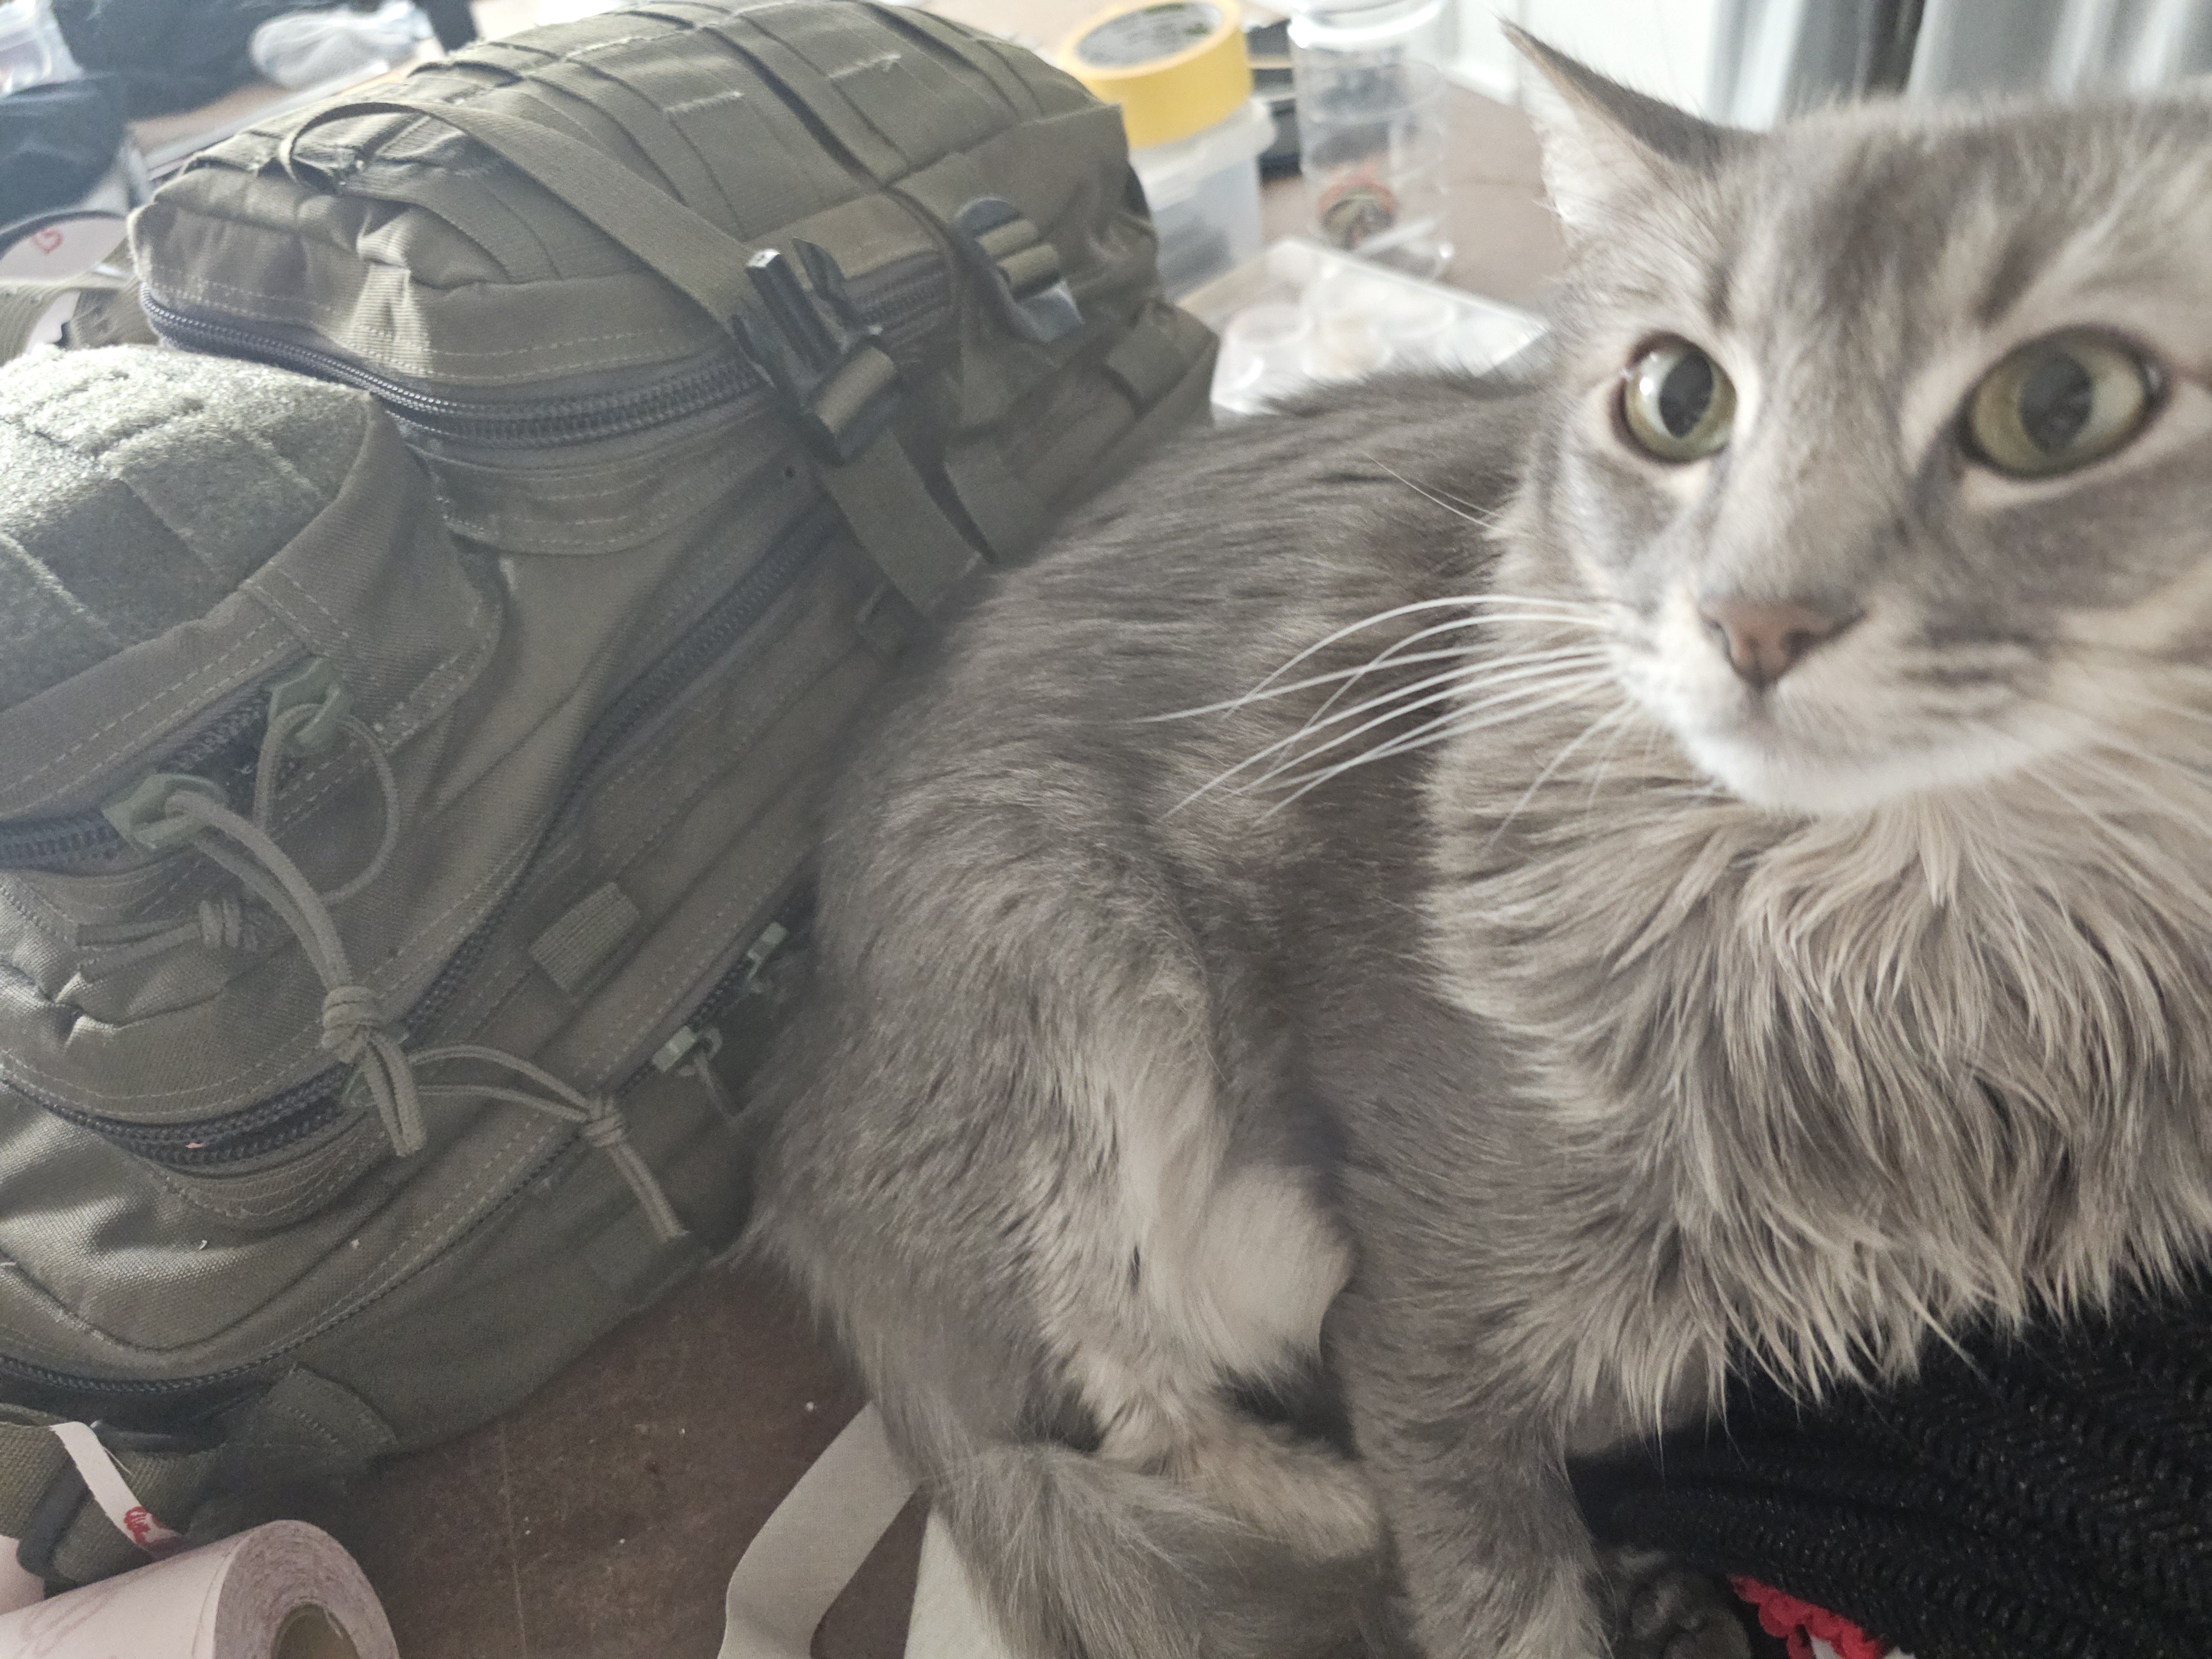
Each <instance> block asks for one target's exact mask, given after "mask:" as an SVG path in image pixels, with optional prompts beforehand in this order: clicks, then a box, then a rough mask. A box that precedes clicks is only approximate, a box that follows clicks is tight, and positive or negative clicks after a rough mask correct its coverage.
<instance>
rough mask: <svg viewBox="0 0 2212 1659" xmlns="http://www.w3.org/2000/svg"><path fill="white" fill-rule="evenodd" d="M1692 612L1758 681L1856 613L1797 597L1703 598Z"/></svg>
mask: <svg viewBox="0 0 2212 1659" xmlns="http://www.w3.org/2000/svg"><path fill="white" fill-rule="evenodd" d="M1698 614H1699V616H1700V617H1704V618H1705V626H1706V627H1708V628H1710V629H1712V631H1713V635H1714V637H1715V638H1716V639H1717V640H1718V641H1720V643H1721V645H1722V646H1723V648H1724V649H1725V650H1726V651H1727V652H1728V659H1729V666H1730V667H1732V668H1734V669H1735V671H1736V672H1737V673H1738V674H1740V675H1741V676H1742V677H1743V678H1745V679H1747V680H1748V681H1749V682H1750V683H1751V684H1753V685H1756V686H1762V687H1764V686H1769V685H1771V684H1774V682H1775V681H1777V680H1778V679H1780V678H1782V677H1783V676H1784V674H1786V673H1788V672H1789V671H1790V670H1791V669H1793V668H1795V667H1796V665H1798V663H1799V662H1801V661H1802V660H1803V659H1804V656H1805V653H1807V652H1808V651H1810V650H1811V649H1812V648H1813V647H1814V646H1816V645H1818V644H1820V642H1821V641H1824V640H1832V639H1833V638H1835V636H1836V635H1838V634H1840V633H1842V632H1843V631H1844V629H1846V628H1849V627H1850V625H1851V624H1852V623H1854V622H1856V621H1857V620H1858V617H1857V614H1856V613H1850V614H1846V613H1843V612H1839V611H1824V610H1822V609H1820V608H1819V607H1818V606H1816V605H1808V604H1806V603H1805V602H1804V601H1803V600H1802V599H1734V598H1729V599H1704V600H1701V601H1699V605H1698Z"/></svg>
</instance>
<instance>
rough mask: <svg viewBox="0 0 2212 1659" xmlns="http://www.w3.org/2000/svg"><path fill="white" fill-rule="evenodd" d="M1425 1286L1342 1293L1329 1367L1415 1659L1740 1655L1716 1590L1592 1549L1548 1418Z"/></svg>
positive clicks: (1534, 1391)
mask: <svg viewBox="0 0 2212 1659" xmlns="http://www.w3.org/2000/svg"><path fill="white" fill-rule="evenodd" d="M1459 1311H1460V1310H1458V1309H1457V1308H1455V1307H1454V1306H1453V1305H1452V1301H1451V1298H1449V1297H1448V1296H1441V1295H1439V1294H1438V1292H1437V1287H1436V1286H1435V1285H1434V1284H1433V1283H1431V1284H1430V1285H1425V1286H1424V1287H1423V1289H1422V1291H1421V1292H1420V1293H1408V1291H1407V1287H1405V1286H1402V1285H1401V1286H1400V1287H1398V1288H1397V1289H1396V1291H1395V1292H1394V1293H1392V1294H1390V1295H1388V1296H1384V1295H1380V1294H1377V1293H1376V1290H1375V1288H1374V1286H1373V1285H1371V1284H1363V1285H1355V1286H1353V1287H1352V1289H1351V1290H1348V1291H1346V1295H1345V1297H1343V1299H1342V1300H1341V1302H1340V1304H1339V1306H1338V1308H1337V1309H1336V1310H1335V1311H1334V1313H1333V1314H1332V1316H1331V1328H1332V1329H1331V1340H1330V1345H1329V1346H1330V1351H1331V1355H1332V1362H1333V1364H1334V1366H1335V1368H1336V1370H1337V1372H1338V1374H1339V1376H1340V1377H1341V1379H1342V1381H1343V1384H1344V1388H1345V1391H1346V1407H1347V1409H1348V1410H1349V1412H1350V1414H1351V1419H1352V1433H1353V1437H1354V1438H1355V1440H1356V1441H1357V1443H1358V1449H1359V1452H1360V1455H1361V1458H1362V1461H1363V1462H1364V1466H1365V1467H1366V1468H1367V1471H1368V1474H1369V1476H1370V1480H1371V1481H1372V1482H1373V1485H1374V1487H1375V1491H1376V1498H1377V1500H1378V1501H1379V1503H1380V1504H1381V1506H1382V1509H1383V1519H1384V1522H1385V1524H1386V1526H1387V1527H1388V1528H1389V1533H1390V1540H1391V1544H1392V1547H1393V1548H1394V1549H1395V1553H1396V1558H1397V1561H1398V1565H1399V1569H1400V1578H1401V1586H1402V1594H1403V1596H1404V1601H1405V1607H1404V1613H1403V1620H1404V1623H1405V1624H1406V1626H1407V1627H1408V1628H1409V1629H1410V1630H1412V1631H1413V1633H1414V1639H1415V1641H1416V1643H1417V1644H1418V1645H1419V1650H1420V1652H1421V1653H1422V1655H1423V1656H1424V1659H1747V1653H1748V1644H1747V1641H1746V1639H1745V1638H1744V1635H1743V1632H1742V1629H1741V1626H1739V1625H1738V1624H1737V1623H1736V1622H1735V1619H1734V1617H1733V1616H1732V1614H1731V1613H1729V1610H1728V1608H1727V1606H1726V1604H1725V1601H1723V1598H1722V1596H1721V1595H1720V1594H1719V1593H1718V1590H1717V1587H1716V1586H1715V1585H1714V1584H1713V1583H1712V1582H1711V1580H1709V1579H1706V1578H1705V1577H1701V1576H1699V1575H1697V1574H1693V1573H1691V1572H1689V1571H1686V1570H1685V1569H1683V1568H1681V1567H1680V1566H1679V1565H1677V1564H1675V1563H1674V1562H1673V1561H1672V1560H1670V1559H1668V1558H1666V1557H1664V1556H1661V1555H1659V1554H1656V1553H1652V1552H1648V1551H1647V1552H1616V1551H1601V1550H1600V1549H1599V1548H1598V1547H1596V1546H1595V1543H1594V1541H1592V1539H1591V1538H1590V1535H1589V1528H1588V1527H1587V1526H1586V1525H1585V1524H1584V1522H1583V1517H1582V1514H1581V1511H1580V1510H1579V1509H1578V1508H1577V1505H1576V1503H1575V1499H1574V1495H1573V1492H1572V1491H1571V1487H1570V1486H1569V1484H1568V1481H1567V1478H1566V1474H1565V1438H1566V1437H1565V1415H1564V1413H1561V1412H1559V1411H1558V1410H1557V1409H1556V1408H1554V1407H1552V1406H1550V1405H1549V1404H1547V1402H1546V1398H1545V1391H1544V1390H1542V1389H1540V1388H1538V1387H1536V1386H1534V1385H1533V1384H1532V1383H1529V1382H1528V1381H1526V1380H1525V1379H1522V1380H1516V1366H1515V1363H1514V1357H1513V1355H1514V1351H1515V1349H1516V1346H1517V1345H1516V1343H1515V1342H1514V1340H1512V1338H1511V1336H1510V1335H1509V1334H1506V1333H1505V1332H1504V1331H1501V1330H1492V1331H1490V1332H1488V1333H1486V1334H1480V1335H1475V1336H1469V1335H1468V1333H1467V1332H1466V1329H1465V1328H1464V1325H1463V1324H1462V1322H1461V1320H1460V1318H1459V1317H1458V1314H1459Z"/></svg>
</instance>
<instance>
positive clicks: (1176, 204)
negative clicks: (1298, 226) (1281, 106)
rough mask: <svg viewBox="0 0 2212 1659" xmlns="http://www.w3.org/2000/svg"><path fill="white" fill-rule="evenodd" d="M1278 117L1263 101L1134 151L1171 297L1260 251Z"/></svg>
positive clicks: (1131, 158)
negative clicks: (1263, 183) (1266, 163)
mask: <svg viewBox="0 0 2212 1659" xmlns="http://www.w3.org/2000/svg"><path fill="white" fill-rule="evenodd" d="M1274 137H1275V123H1274V118H1273V116H1272V115H1270V114H1269V113H1268V112H1267V105H1266V104H1265V103H1263V102H1262V101H1261V100H1259V99H1257V98H1254V99H1250V100H1247V101H1246V102H1245V103H1243V104H1242V105H1240V106H1238V107H1237V112H1236V113H1235V114H1233V115H1231V117H1229V118H1228V119H1227V120H1225V121H1219V122H1217V123H1215V124H1214V125H1212V126H1210V127H1208V128H1206V130H1205V131H1203V132H1194V133H1193V134H1192V135H1191V136H1190V137H1188V138H1178V139H1176V141H1175V142H1174V143H1166V144H1154V145H1152V146H1150V147H1149V148H1147V149H1133V150H1131V151H1130V152H1129V164H1130V165H1131V166H1132V167H1135V168H1136V170H1137V177H1138V179H1139V181H1141V182H1142V184H1143V185H1144V186H1145V201H1146V204H1148V205H1149V206H1150V207H1151V209H1152V225H1153V228H1155V229H1156V230H1158V232H1159V238H1160V283H1161V286H1162V287H1164V288H1165V289H1167V291H1168V293H1169V294H1170V295H1181V294H1185V293H1188V291H1189V290H1190V289H1194V288H1196V287H1197V286H1198V285H1199V284H1200V283H1204V282H1206V281H1208V280H1210V279H1211V278H1212V277H1215V276H1219V275H1220V274H1221V273H1222V272H1223V271H1225V270H1230V269H1231V268H1232V267H1234V266H1237V265H1240V264H1243V263H1244V262H1245V261H1246V260H1247V259H1249V258H1252V256H1253V255H1255V254H1256V253H1257V252H1259V251H1260V244H1261V231H1260V152H1261V151H1262V150H1264V149H1267V146H1268V145H1269V144H1270V143H1273V141H1274Z"/></svg>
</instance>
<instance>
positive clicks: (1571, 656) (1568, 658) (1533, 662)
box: [1285, 645, 1609, 742]
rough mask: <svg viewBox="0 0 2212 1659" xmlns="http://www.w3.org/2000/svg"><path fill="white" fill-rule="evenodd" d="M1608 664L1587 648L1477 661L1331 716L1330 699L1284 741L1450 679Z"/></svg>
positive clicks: (1556, 648) (1514, 676) (1354, 717)
mask: <svg viewBox="0 0 2212 1659" xmlns="http://www.w3.org/2000/svg"><path fill="white" fill-rule="evenodd" d="M1462 654H1463V653H1462ZM1607 660H1609V658H1608V656H1607V653H1605V652H1604V651H1602V650H1601V649H1598V648H1595V647H1590V646H1586V645H1575V646H1564V645H1562V646H1553V647H1550V648H1548V649H1547V650H1542V651H1522V652H1517V653H1515V654H1513V655H1512V656H1510V657H1485V658H1480V659H1477V660H1474V661H1472V662H1468V663H1467V664H1466V665H1464V666H1463V667H1462V668H1457V669H1452V670H1448V671H1445V672H1444V673H1442V674H1431V675H1430V676H1429V677H1428V678H1425V679H1421V680H1417V681H1415V682H1413V684H1410V685H1403V686H1398V687H1395V688H1394V689H1392V690H1388V691H1378V692H1376V693H1375V694H1374V695H1373V696H1368V697H1364V698H1362V699H1361V700H1360V701H1359V702H1355V703H1353V704H1352V705H1351V707H1349V708H1340V709H1337V710H1336V712H1335V713H1334V714H1329V713H1328V709H1329V708H1330V707H1331V706H1332V703H1333V702H1334V699H1332V703H1324V704H1323V705H1322V708H1320V709H1318V710H1316V712H1315V714H1313V715H1312V716H1311V717H1310V719H1308V720H1306V722H1305V723H1304V725H1303V726H1300V727H1299V728H1298V729H1297V731H1296V732H1292V733H1291V736H1290V737H1289V738H1286V739H1285V742H1295V741H1296V740H1297V738H1302V737H1305V736H1308V735H1310V734H1311V733H1313V732H1318V731H1321V730H1322V729H1323V728H1324V727H1327V726H1337V725H1340V724H1342V723H1343V722H1344V721H1346V720H1357V719H1358V718H1359V716H1360V715H1362V714H1366V713H1367V712H1368V711H1369V710H1370V709H1374V708H1382V707H1383V705H1384V704H1386V703H1389V702H1395V700H1396V699H1398V698H1400V697H1403V696H1410V695H1412V694H1413V692H1416V691H1425V690H1428V689H1429V688H1430V687H1431V686H1435V685H1442V684H1446V683H1448V682H1449V681H1450V680H1453V679H1456V678H1480V676H1483V675H1492V676H1494V677H1495V678H1496V679H1497V680H1498V682H1499V683H1500V684H1503V683H1505V682H1508V681H1511V680H1517V679H1523V678H1527V675H1526V674H1524V673H1522V672H1517V671H1518V670H1524V669H1526V670H1530V671H1533V670H1534V669H1535V668H1538V667H1541V666H1543V665H1547V664H1564V663H1573V664H1575V665H1582V664H1584V663H1598V662H1605V661H1607ZM1508 670H1514V671H1516V672H1508ZM1324 717H1325V718H1324Z"/></svg>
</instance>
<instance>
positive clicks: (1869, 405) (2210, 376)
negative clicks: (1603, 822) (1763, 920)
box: [1525, 82, 2212, 812]
mask: <svg viewBox="0 0 2212 1659" xmlns="http://www.w3.org/2000/svg"><path fill="white" fill-rule="evenodd" d="M1569 90H1570V92H1571V93H1573V92H1574V91H1575V88H1574V86H1573V84H1572V82H1570V86H1569ZM1625 96H1626V95H1616V92H1615V91H1614V90H1610V89H1607V88H1603V87H1598V88H1582V89H1581V94H1580V95H1579V96H1578V97H1571V98H1570V100H1569V101H1570V102H1571V103H1572V104H1575V105H1577V108H1576V109H1575V111H1574V118H1573V119H1572V121H1571V124H1569V125H1566V126H1565V127H1564V128H1563V130H1561V131H1558V132H1556V133H1554V135H1553V139H1552V146H1551V149H1550V151H1549V153H1548V155H1547V167H1548V170H1549V172H1550V173H1551V177H1552V183H1553V191H1554V195H1555V197H1556V198H1557V199H1558V201H1559V204H1560V208H1561V211H1562V216H1563V217H1564V218H1565V220H1566V222H1567V224H1568V227H1569V231H1570V235H1571V240H1572V241H1573V242H1574V244H1575V246H1576V252H1577V263H1576V268H1575V272H1574V276H1573V279H1572V297H1571V299H1570V301H1568V302H1567V303H1566V304H1565V307H1563V309H1562V313H1561V315H1560V318H1559V330H1558V337H1559V343H1560V347H1561V350H1562V362H1563V366H1564V369H1565V392H1564V394H1563V397H1562V400H1561V402H1560V403H1559V405H1558V406H1557V409H1556V412H1555V418H1554V420H1553V422H1552V424H1551V426H1550V428H1548V430H1547V433H1546V435H1544V437H1543V438H1542V440H1541V441H1540V443H1539V446H1538V450H1537V453H1536V457H1535V462H1534V466H1533V468H1532V472H1531V477H1532V483H1531V490H1530V497H1529V500H1528V502H1527V503H1526V504H1525V506H1526V508H1527V510H1529V511H1532V512H1534V513H1536V514H1538V515H1539V517H1540V519H1541V521H1542V522H1543V523H1544V524H1545V525H1546V526H1548V529H1549V531H1550V532H1551V533H1550V534H1549V535H1547V537H1546V538H1544V539H1545V540H1546V542H1547V544H1549V545H1550V546H1551V547H1553V548H1554V549H1557V550H1559V552H1558V553H1557V555H1556V556H1557V557H1559V558H1560V559H1564V560H1565V561H1567V562H1569V563H1570V564H1571V571H1566V572H1557V573H1555V574H1557V575H1559V576H1562V577H1564V578H1565V580H1567V581H1568V582H1569V583H1570V585H1571V586H1579V587H1581V588H1583V590H1585V591H1586V592H1589V593H1591V594H1593V595H1595V597H1597V598H1599V599H1602V600H1604V601H1607V607H1606V608H1607V614H1608V616H1609V617H1611V618H1612V622H1611V629H1610V638H1611V641H1612V643H1613V649H1614V659H1615V663H1616V666H1617V668H1618V671H1619V672H1620V677H1621V679H1622V682H1623V684H1625V685H1626V688H1627V689H1628V690H1629V691H1630V693H1631V695H1632V696H1634V697H1635V698H1636V699H1637V700H1638V702H1641V703H1642V704H1644V706H1645V707H1646V708H1650V710H1652V711H1653V712H1654V713H1655V714H1657V715H1659V716H1660V717H1661V718H1662V720H1665V721H1666V722H1667V724H1668V726H1670V727H1671V728H1672V729H1673V730H1674V732H1675V733H1676V734H1677V735H1678V737H1679V738H1680V741H1681V743H1682V744H1683V745H1684V746H1685V748H1686V750H1688V752H1689V753H1690V755H1691V756H1692V758H1693V759H1694V760H1695V761H1696V762H1697V763H1698V764H1699V765H1700V766H1701V767H1702V768H1704V769H1705V770H1707V771H1708V772H1710V773H1711V775H1713V776H1714V777H1715V778H1716V779H1717V780H1718V781H1720V782H1722V783H1723V785H1725V786H1726V787H1729V789H1731V790H1732V791H1734V792H1735V793H1737V794H1739V795H1741V796H1742V797H1744V798H1745V799H1748V800H1751V801H1753V802H1756V803H1759V804H1760V805H1768V806H1772V807H1776V808H1779V809H1783V810H1786V811H1805V812H1826V811H1853V810H1858V809H1863V808H1865V807H1869V806H1872V805H1878V804H1879V803H1881V802H1883V801H1885V800H1888V799H1893V798H1895V797H1897V796H1899V795H1901V794H1905V793H1911V792H1918V791H1928V790H1945V789H1956V788H1961V787H1979V786H1981V785H1984V784H1986V783H1987V782H1989V781H1990V780H1993V779H1997V778H2002V777H2008V776H2013V775H2028V774H2030V773H2032V772H2033V770H2034V769H2039V768H2041V769H2051V770H2052V773H2053V775H2054V777H2055V776H2056V775H2057V773H2058V771H2060V770H2063V769H2065V765H2066V762H2067V759H2068V757H2078V756H2081V755H2083V754H2087V753H2089V752H2092V751H2094V750H2099V749H2100V748H2107V749H2108V748H2112V747H2115V746H2118V747H2132V748H2133V749H2134V750H2137V751H2142V750H2150V751H2153V752H2172V753H2176V754H2181V753H2183V752H2184V751H2185V752H2186V753H2188V754H2190V755H2193V756H2195V757H2197V758H2198V759H2200V760H2201V759H2202V758H2203V756H2204V755H2205V754H2206V753H2207V752H2208V750H2212V103H2200V102H2198V101H2196V100H2193V99H2191V98H2188V97H2185V96H2180V95H2177V96H2174V97H2172V98H2171V99H2169V100H2164V101H2161V102H2159V103H2155V104H2139V105H2133V106H2106V107H2102V108H2097V109H2086V110H2081V111H2078V112H2059V111H2053V110H2013V111H2005V112H1984V113H1965V112H1928V111H1925V110H1919V109H1916V108H1914V107H1913V106H1904V105H1893V106H1886V107H1868V108H1863V109H1859V110H1854V111H1843V112H1834V113H1831V114H1827V115H1823V116H1820V117H1819V118H1814V119H1812V120H1808V121H1806V122H1803V123H1801V124H1799V125H1795V126H1793V127H1790V128H1786V129H1784V130H1783V131H1781V132H1779V133H1778V134H1775V135H1773V136H1771V137H1750V136H1747V135H1738V134H1726V133H1722V132H1720V131H1717V130H1716V129H1711V128H1704V127H1699V126H1698V125H1696V124H1693V123H1691V122H1689V121H1688V118H1685V117H1680V116H1679V115H1674V113H1673V112H1665V111H1663V110H1661V109H1659V107H1658V106H1650V105H1648V104H1643V103H1640V102H1635V101H1626V102H1625V101H1623V98H1624V97H1625ZM1556 120H1557V118H1556V117H1555V123H1556ZM1670 123H1671V125H1670Z"/></svg>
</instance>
